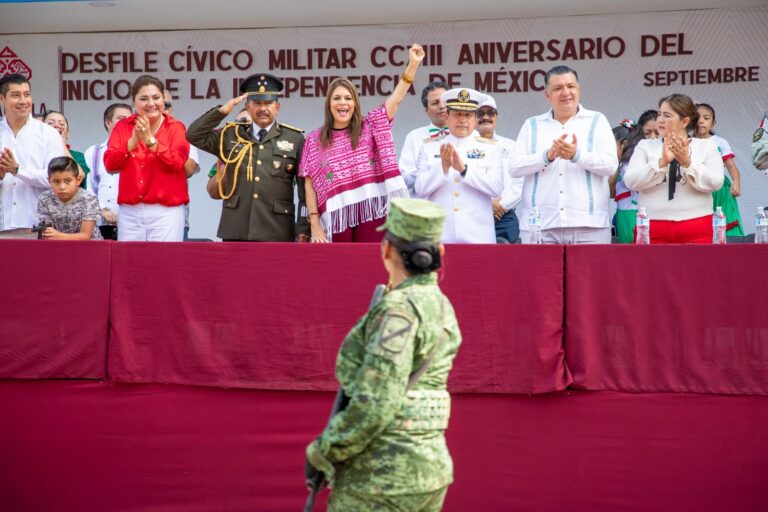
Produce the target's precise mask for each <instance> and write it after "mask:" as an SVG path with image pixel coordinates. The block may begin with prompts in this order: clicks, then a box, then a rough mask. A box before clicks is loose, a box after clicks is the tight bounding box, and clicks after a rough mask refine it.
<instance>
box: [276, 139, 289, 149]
mask: <svg viewBox="0 0 768 512" xmlns="http://www.w3.org/2000/svg"><path fill="white" fill-rule="evenodd" d="M277 149H278V150H279V151H293V142H291V141H288V140H279V141H277Z"/></svg>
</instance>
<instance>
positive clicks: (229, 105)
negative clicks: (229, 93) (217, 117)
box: [219, 93, 248, 116]
mask: <svg viewBox="0 0 768 512" xmlns="http://www.w3.org/2000/svg"><path fill="white" fill-rule="evenodd" d="M247 97H248V93H245V94H241V95H240V96H238V97H237V98H232V99H231V100H229V101H228V102H226V103H225V104H223V105H222V106H220V107H219V112H221V113H222V114H224V115H225V116H228V115H229V114H230V113H231V112H232V110H234V108H235V106H237V104H238V103H240V102H243V101H245V99H246V98H247Z"/></svg>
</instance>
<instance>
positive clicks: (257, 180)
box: [187, 73, 309, 242]
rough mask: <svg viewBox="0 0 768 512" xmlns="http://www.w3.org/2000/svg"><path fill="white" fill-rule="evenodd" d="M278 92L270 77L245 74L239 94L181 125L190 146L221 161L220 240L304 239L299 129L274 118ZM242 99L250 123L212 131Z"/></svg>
mask: <svg viewBox="0 0 768 512" xmlns="http://www.w3.org/2000/svg"><path fill="white" fill-rule="evenodd" d="M282 90H283V82H282V81H280V79H279V78H277V77H275V76H272V75H269V74H266V73H257V74H255V75H251V76H249V77H248V78H246V79H245V80H244V81H243V83H242V84H241V85H240V92H241V93H243V94H242V95H241V96H238V97H237V98H232V99H231V100H229V101H228V102H227V103H225V104H224V105H221V106H219V107H214V108H212V109H211V110H209V111H208V112H206V113H205V114H203V115H202V116H201V117H200V118H198V119H197V120H196V121H195V122H193V123H192V124H191V125H190V126H189V128H188V129H187V140H189V142H190V143H191V144H192V145H194V146H195V147H197V148H200V149H202V150H203V151H207V152H208V153H211V154H213V155H215V156H216V157H217V158H218V159H219V160H221V161H222V162H223V163H224V164H225V165H223V166H221V169H220V170H219V173H218V175H217V180H218V196H219V197H220V199H222V201H223V203H222V210H221V221H220V222H219V230H218V232H217V235H218V236H219V238H222V239H223V240H225V241H246V240H249V241H255V242H289V241H293V240H296V241H308V240H309V225H308V223H307V219H306V207H305V205H304V178H299V177H297V174H296V171H297V170H298V163H299V160H300V158H301V150H302V148H303V147H304V135H303V134H302V130H301V129H299V128H294V127H293V126H289V125H287V124H283V123H278V122H276V121H275V119H276V118H277V114H278V112H280V102H279V98H280V96H281V95H282ZM244 100H245V108H246V110H248V113H249V114H250V115H251V118H252V119H253V123H227V124H226V125H225V126H224V128H223V129H222V130H220V131H219V130H216V127H217V126H218V125H219V123H220V122H221V121H222V120H223V119H224V118H225V117H226V116H227V115H229V113H230V112H232V109H233V108H234V107H235V106H236V105H237V104H239V103H240V102H242V101H244ZM295 186H298V198H299V208H298V211H299V217H298V220H297V219H296V210H297V209H296V205H295V204H294V187H295Z"/></svg>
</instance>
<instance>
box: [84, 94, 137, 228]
mask: <svg viewBox="0 0 768 512" xmlns="http://www.w3.org/2000/svg"><path fill="white" fill-rule="evenodd" d="M131 113H132V111H131V106H130V105H128V104H127V103H113V104H111V105H110V106H108V107H107V109H106V110H105V111H104V128H105V129H106V130H107V138H106V140H104V142H102V143H101V144H94V145H93V146H91V147H89V148H88V149H86V150H85V153H84V154H83V155H84V158H85V163H86V164H88V167H90V168H91V177H90V179H89V180H88V184H87V187H88V190H90V191H91V192H93V193H94V195H95V196H96V197H97V198H98V199H99V208H101V219H99V222H98V226H99V229H101V234H102V236H103V237H104V239H105V240H117V236H116V233H115V229H116V226H117V216H118V214H119V210H120V207H119V206H118V204H117V191H118V187H119V183H120V174H119V173H114V174H112V173H110V172H107V169H106V167H104V152H106V150H107V142H109V135H110V134H111V133H112V128H114V127H115V125H116V124H117V123H118V121H121V120H123V119H125V118H126V117H130V116H131Z"/></svg>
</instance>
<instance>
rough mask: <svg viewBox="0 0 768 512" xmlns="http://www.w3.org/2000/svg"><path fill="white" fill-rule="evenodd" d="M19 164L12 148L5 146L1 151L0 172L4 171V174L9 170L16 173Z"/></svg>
mask: <svg viewBox="0 0 768 512" xmlns="http://www.w3.org/2000/svg"><path fill="white" fill-rule="evenodd" d="M18 165H19V164H18V163H17V162H16V157H15V156H13V151H11V149H10V148H5V149H3V150H2V151H1V152H0V172H2V173H3V176H4V175H5V173H7V172H9V173H14V172H15V171H16V168H17V167H18Z"/></svg>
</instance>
